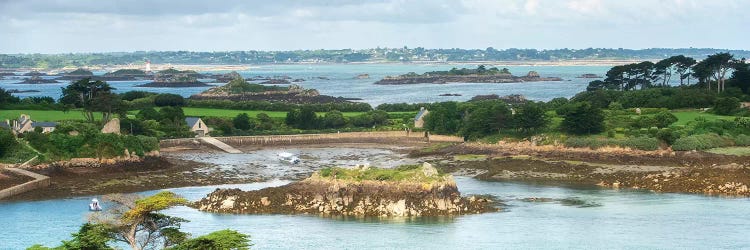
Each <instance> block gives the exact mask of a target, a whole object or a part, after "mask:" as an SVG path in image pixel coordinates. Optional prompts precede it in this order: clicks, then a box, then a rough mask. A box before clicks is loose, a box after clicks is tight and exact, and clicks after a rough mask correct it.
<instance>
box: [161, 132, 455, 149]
mask: <svg viewBox="0 0 750 250" xmlns="http://www.w3.org/2000/svg"><path fill="white" fill-rule="evenodd" d="M428 136H429V137H425V134H424V133H422V132H412V133H407V132H405V131H385V132H350V133H332V134H303V135H266V136H231V137H214V138H215V139H217V140H219V141H221V142H224V143H226V144H229V145H232V146H246V145H298V144H324V143H423V142H459V143H460V142H463V138H461V137H456V136H444V135H428ZM160 146H161V147H188V148H198V147H200V146H201V142H200V140H197V139H193V138H188V139H169V140H162V141H160Z"/></svg>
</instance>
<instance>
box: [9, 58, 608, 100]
mask: <svg viewBox="0 0 750 250" xmlns="http://www.w3.org/2000/svg"><path fill="white" fill-rule="evenodd" d="M493 66H494V65H493ZM497 66H498V67H501V68H502V67H507V68H509V69H510V70H511V72H513V73H514V74H516V75H525V74H526V73H528V72H529V71H532V70H533V71H537V72H539V74H541V75H542V76H547V77H551V76H557V77H561V78H563V81H561V82H530V83H504V84H487V83H465V84H416V85H399V86H383V85H375V84H373V83H374V82H376V81H378V80H380V79H381V78H383V77H385V76H388V75H400V74H405V73H408V72H416V73H423V72H427V71H435V70H449V69H450V68H451V67H458V68H461V67H467V68H475V67H476V65H444V64H313V65H265V66H257V67H252V68H250V70H247V71H240V72H239V73H240V74H241V75H243V76H245V77H252V76H257V75H260V76H283V75H286V76H290V77H292V78H295V79H296V78H301V79H305V80H306V81H305V82H301V83H296V84H299V85H302V86H303V87H305V88H314V89H318V90H319V91H320V93H321V94H324V95H330V96H343V97H350V98H362V99H363V100H362V101H363V102H367V103H370V104H372V105H373V106H375V105H378V104H381V103H398V102H409V103H415V102H436V101H464V100H468V99H470V98H471V97H473V96H475V95H488V94H498V95H501V96H503V95H510V94H522V95H525V96H526V97H527V98H528V99H531V100H543V101H547V100H550V99H552V98H555V97H571V96H573V95H575V94H576V93H578V92H581V91H583V90H585V89H586V85H587V84H588V82H589V81H591V79H581V78H576V76H579V75H581V74H586V73H592V74H599V75H604V73H606V71H607V70H608V69H609V68H610V67H609V66H502V65H497ZM97 73H99V74H102V73H104V72H97ZM359 74H369V75H370V78H369V79H355V77H356V76H357V75H359ZM316 77H327V78H329V79H330V80H321V79H316ZM20 81H21V80H14V79H6V80H0V88H4V89H19V90H29V89H36V90H40V91H41V92H38V93H19V94H16V95H17V96H24V97H25V96H52V97H55V98H59V96H60V93H61V92H60V88H61V87H64V86H65V85H67V84H68V82H61V83H56V84H44V85H29V84H14V83H16V82H20ZM146 82H148V81H113V82H110V84H111V85H112V86H113V87H115V88H117V90H116V92H118V93H121V92H126V91H130V90H146V91H151V92H157V93H175V94H180V95H183V96H186V97H187V96H190V95H193V94H196V93H200V92H201V91H204V90H206V89H208V88H209V87H197V88H140V87H135V86H136V85H139V84H143V83H146ZM216 85H221V84H216ZM446 93H450V94H461V95H462V96H439V95H440V94H446Z"/></svg>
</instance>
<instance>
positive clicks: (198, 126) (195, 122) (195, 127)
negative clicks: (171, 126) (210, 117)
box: [185, 117, 209, 137]
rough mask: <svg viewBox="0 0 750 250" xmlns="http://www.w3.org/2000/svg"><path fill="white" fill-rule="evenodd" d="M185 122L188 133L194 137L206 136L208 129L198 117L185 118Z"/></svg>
mask: <svg viewBox="0 0 750 250" xmlns="http://www.w3.org/2000/svg"><path fill="white" fill-rule="evenodd" d="M185 122H186V123H187V125H188V128H190V131H191V132H193V133H195V135H196V136H198V137H202V136H206V135H208V132H209V129H208V126H206V123H204V122H203V120H201V118H199V117H186V118H185Z"/></svg>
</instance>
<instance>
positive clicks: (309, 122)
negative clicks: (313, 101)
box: [295, 106, 318, 129]
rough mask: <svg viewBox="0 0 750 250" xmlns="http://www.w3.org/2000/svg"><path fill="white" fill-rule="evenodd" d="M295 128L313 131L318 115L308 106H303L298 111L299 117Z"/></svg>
mask: <svg viewBox="0 0 750 250" xmlns="http://www.w3.org/2000/svg"><path fill="white" fill-rule="evenodd" d="M295 126H296V127H297V128H299V129H315V128H317V127H318V115H316V114H315V110H313V108H312V107H309V106H303V107H302V109H301V110H300V111H299V116H298V117H297V121H296V123H295Z"/></svg>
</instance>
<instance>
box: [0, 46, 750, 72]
mask: <svg viewBox="0 0 750 250" xmlns="http://www.w3.org/2000/svg"><path fill="white" fill-rule="evenodd" d="M718 52H729V53H731V54H734V55H735V56H736V57H737V58H750V51H748V50H726V49H712V48H680V49H668V48H651V49H621V48H620V49H604V48H588V49H550V50H538V49H514V48H511V49H494V48H492V47H489V48H486V49H458V48H454V49H425V48H421V47H417V48H408V47H403V48H374V49H358V50H355V49H339V50H293V51H255V50H250V51H225V52H191V51H136V52H106V53H68V54H0V68H62V67H81V66H90V65H127V64H140V63H143V62H144V61H146V60H149V61H151V62H152V63H171V64H225V65H227V64H274V63H356V62H481V61H521V62H523V61H570V60H656V59H663V58H667V57H670V56H675V55H685V56H689V57H693V58H696V59H702V58H704V57H706V56H708V55H711V54H715V53H718Z"/></svg>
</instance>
